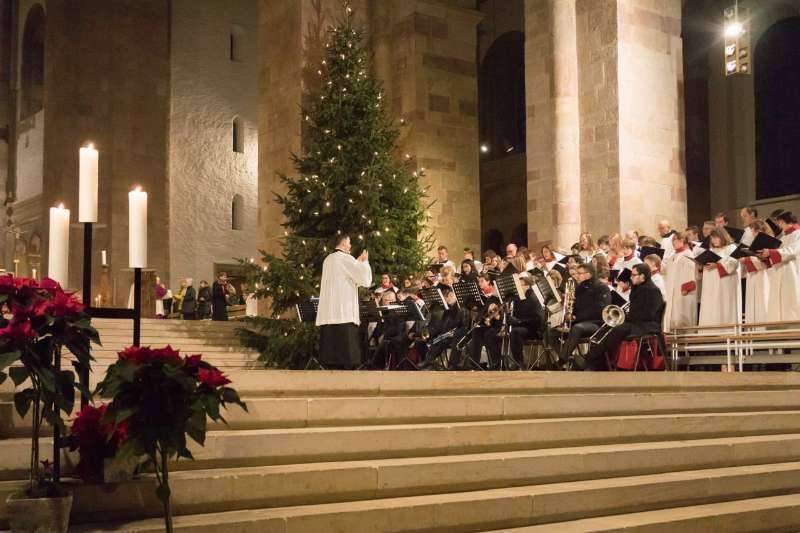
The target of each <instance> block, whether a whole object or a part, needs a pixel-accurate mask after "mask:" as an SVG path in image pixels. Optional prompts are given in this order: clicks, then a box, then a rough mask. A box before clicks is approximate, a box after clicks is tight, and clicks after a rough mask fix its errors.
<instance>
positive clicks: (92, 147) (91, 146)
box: [86, 143, 94, 150]
mask: <svg viewBox="0 0 800 533" xmlns="http://www.w3.org/2000/svg"><path fill="white" fill-rule="evenodd" d="M86 148H88V149H89V150H94V143H89V144H88V145H86Z"/></svg>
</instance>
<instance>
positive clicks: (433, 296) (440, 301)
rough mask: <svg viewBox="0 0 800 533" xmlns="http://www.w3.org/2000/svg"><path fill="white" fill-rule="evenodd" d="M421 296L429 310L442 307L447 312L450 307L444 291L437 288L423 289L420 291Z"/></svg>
mask: <svg viewBox="0 0 800 533" xmlns="http://www.w3.org/2000/svg"><path fill="white" fill-rule="evenodd" d="M419 295H420V297H422V301H424V302H425V305H427V306H428V309H434V308H436V307H441V308H443V309H444V310H445V311H446V310H447V309H449V307H450V306H448V305H447V302H445V301H444V296H442V290H441V289H437V288H436V287H431V288H430V289H422V290H421V291H419Z"/></svg>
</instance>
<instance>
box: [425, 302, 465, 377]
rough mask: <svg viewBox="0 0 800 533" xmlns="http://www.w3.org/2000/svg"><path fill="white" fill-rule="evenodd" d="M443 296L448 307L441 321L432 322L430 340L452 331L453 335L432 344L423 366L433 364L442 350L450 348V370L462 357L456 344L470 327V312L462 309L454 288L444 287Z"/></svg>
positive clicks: (456, 366)
mask: <svg viewBox="0 0 800 533" xmlns="http://www.w3.org/2000/svg"><path fill="white" fill-rule="evenodd" d="M442 296H444V301H445V302H446V303H447V309H446V310H445V311H444V313H442V316H441V320H440V321H439V322H437V323H436V324H431V326H430V328H429V331H430V342H432V343H433V341H434V340H435V339H436V338H437V337H439V336H440V335H443V334H445V333H450V334H451V335H449V336H448V337H447V338H444V339H441V340H440V341H438V342H436V343H433V344H431V345H430V349H429V350H428V352H427V353H426V354H425V362H424V363H423V365H422V368H426V367H428V366H430V365H432V364H433V362H434V361H436V358H437V357H439V356H440V355H441V354H442V352H444V351H445V350H446V349H448V348H450V360H449V361H448V364H447V368H448V370H456V369H457V368H458V365H459V363H460V359H461V357H460V356H461V354H459V353H457V352H458V350H457V349H456V344H457V343H458V341H460V340H461V338H462V337H464V335H465V334H466V333H467V330H468V329H469V325H470V319H469V313H468V312H467V311H466V310H464V309H461V307H460V306H459V305H458V300H457V299H456V294H455V293H454V292H453V291H452V290H450V289H444V290H443V291H442Z"/></svg>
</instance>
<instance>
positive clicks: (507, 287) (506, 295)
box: [494, 274, 525, 370]
mask: <svg viewBox="0 0 800 533" xmlns="http://www.w3.org/2000/svg"><path fill="white" fill-rule="evenodd" d="M494 284H495V288H496V289H497V294H498V295H499V296H500V301H501V302H503V304H504V305H505V306H506V309H505V313H503V331H505V333H506V334H505V335H504V336H502V338H501V344H500V356H501V357H500V368H501V370H507V369H511V368H512V367H514V366H519V368H520V370H522V365H519V364H518V363H517V362H516V361H515V360H514V358H513V357H512V356H511V326H510V325H509V324H508V314H509V313H511V312H512V310H511V305H512V304H513V298H514V296H517V297H518V298H519V299H520V300H524V299H525V291H523V290H522V283H521V282H520V280H519V274H505V275H503V276H500V277H499V278H497V279H496V280H495V282H494ZM512 363H513V364H512Z"/></svg>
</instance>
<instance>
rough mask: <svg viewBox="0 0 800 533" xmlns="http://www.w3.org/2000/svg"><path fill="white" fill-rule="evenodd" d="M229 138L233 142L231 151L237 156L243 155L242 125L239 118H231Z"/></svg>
mask: <svg viewBox="0 0 800 533" xmlns="http://www.w3.org/2000/svg"><path fill="white" fill-rule="evenodd" d="M231 138H232V140H233V151H234V152H236V153H237V154H243V153H244V124H243V123H242V119H241V118H240V117H233V120H232V121H231Z"/></svg>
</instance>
